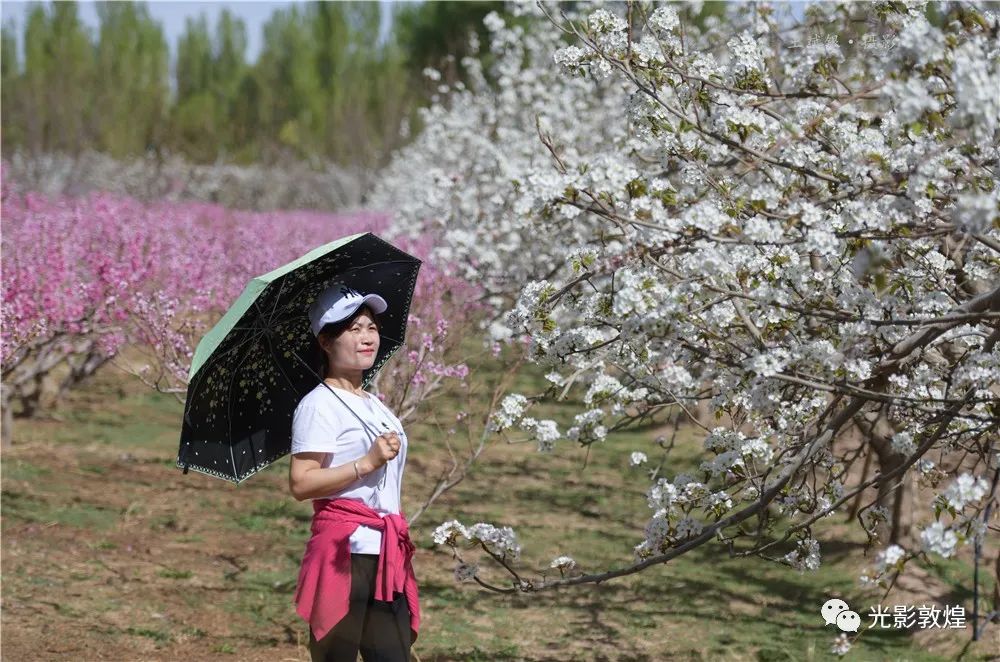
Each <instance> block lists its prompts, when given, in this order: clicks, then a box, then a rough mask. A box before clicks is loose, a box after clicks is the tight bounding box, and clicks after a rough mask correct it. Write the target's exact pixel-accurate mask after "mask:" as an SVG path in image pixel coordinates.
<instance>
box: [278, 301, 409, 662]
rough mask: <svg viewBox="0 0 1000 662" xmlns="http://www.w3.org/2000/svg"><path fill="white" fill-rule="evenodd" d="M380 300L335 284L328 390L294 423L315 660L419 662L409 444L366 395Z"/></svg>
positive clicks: (322, 339)
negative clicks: (406, 507) (406, 501)
mask: <svg viewBox="0 0 1000 662" xmlns="http://www.w3.org/2000/svg"><path fill="white" fill-rule="evenodd" d="M386 307H387V304H386V302H385V300H384V299H383V298H382V297H380V296H379V295H377V294H368V295H363V294H361V293H360V292H358V291H356V290H354V289H352V288H350V287H347V286H345V285H343V284H341V283H336V284H334V285H333V286H331V287H329V288H327V289H326V290H325V291H324V292H323V293H322V294H321V295H320V296H319V297H318V299H317V300H316V303H315V304H314V305H313V306H312V307H311V308H310V311H309V318H310V323H311V327H312V332H313V334H314V335H315V336H316V338H317V341H318V347H319V349H320V350H321V356H322V363H321V367H322V370H323V374H322V376H323V382H322V383H321V384H319V385H317V386H316V388H314V389H313V390H312V391H310V392H309V393H307V394H306V395H305V397H303V398H302V400H301V401H300V402H299V404H298V406H297V407H296V409H295V414H294V416H293V419H292V458H291V467H290V469H289V489H290V490H291V492H292V495H293V496H294V497H295V498H296V499H298V500H299V501H302V500H305V499H313V511H314V514H313V523H312V537H311V538H310V539H309V542H308V543H307V545H306V551H305V555H304V556H303V559H302V568H301V570H300V572H299V581H298V588H297V590H296V594H295V602H296V604H297V611H298V613H299V614H300V615H301V616H302V617H303V618H305V619H306V620H307V621H309V624H310V628H309V629H310V633H309V635H310V636H309V651H310V654H311V656H312V659H313V660H314V662H315V661H316V660H327V661H334V662H341V661H350V662H354V661H355V660H357V656H358V653H359V652H360V653H361V656H362V658H363V659H364V660H365V662H370V661H372V660H379V661H380V662H396V661H403V660H409V659H410V655H409V652H410V645H411V643H412V641H415V640H416V637H417V627H418V625H419V605H418V604H417V589H416V578H415V577H414V575H413V567H412V564H411V558H412V555H413V551H414V546H413V544H412V542H410V538H409V528H408V526H407V524H406V520H405V518H404V517H403V516H402V514H401V509H400V488H401V484H402V475H403V468H404V465H405V462H406V449H407V440H406V435H405V433H404V432H403V426H402V425H401V424H400V422H399V419H397V418H396V416H395V415H394V414H393V413H392V412H391V411H390V410H389V409H388V407H386V406H385V405H384V404H382V402H381V401H380V400H379V399H378V398H376V397H374V396H373V395H371V394H369V393H367V392H366V391H365V390H364V389H363V388H362V378H363V372H364V371H365V370H367V369H369V368H371V367H372V365H373V364H374V362H375V357H376V356H377V355H378V349H379V341H380V336H379V320H378V314H380V313H383V312H385V310H386Z"/></svg>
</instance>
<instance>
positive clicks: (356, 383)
mask: <svg viewBox="0 0 1000 662" xmlns="http://www.w3.org/2000/svg"><path fill="white" fill-rule="evenodd" d="M323 381H324V382H326V383H327V384H329V385H330V386H336V387H337V388H339V389H343V390H345V391H350V392H351V393H355V394H357V395H360V396H362V397H364V394H365V390H364V389H363V388H362V387H361V379H360V376H359V378H358V379H357V380H354V379H351V378H349V377H345V376H342V375H332V376H330V377H327V378H326V379H324V380H323Z"/></svg>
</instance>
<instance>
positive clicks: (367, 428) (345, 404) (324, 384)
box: [322, 382, 378, 441]
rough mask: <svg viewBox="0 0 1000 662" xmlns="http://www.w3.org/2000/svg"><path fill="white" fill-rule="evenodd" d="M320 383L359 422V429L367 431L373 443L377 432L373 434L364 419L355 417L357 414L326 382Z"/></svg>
mask: <svg viewBox="0 0 1000 662" xmlns="http://www.w3.org/2000/svg"><path fill="white" fill-rule="evenodd" d="M322 383H323V386H325V387H326V390H328V391H329V392H330V393H333V395H334V396H335V397H336V398H337V399H338V400H340V402H341V403H342V404H343V405H344V406H345V407H347V411H349V412H351V413H352V414H354V418H356V419H358V422H359V423H361V427H362V428H364V429H365V430H367V431H368V434H370V435H371V437H372V441H374V440H375V437H377V436H378V433H377V432H374V431H373V430H372V428H371V426H370V425H368V424H367V423H365V421H364V419H362V418H361V417H360V416H358V415H357V413H356V412H355V411H354V410H353V409H351V408H350V406H349V405H348V404H347V403H346V402H344V399H343V398H341V397H340V396H339V395H337V392H336V391H334V390H333V389H332V388H331V387H330V385H329V384H327V383H326V382H322Z"/></svg>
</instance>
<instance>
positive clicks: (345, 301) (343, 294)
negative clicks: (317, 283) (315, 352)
mask: <svg viewBox="0 0 1000 662" xmlns="http://www.w3.org/2000/svg"><path fill="white" fill-rule="evenodd" d="M363 304H368V305H369V306H371V309H372V310H374V311H375V313H376V314H381V313H384V312H385V309H386V308H388V307H389V304H387V303H386V302H385V299H383V298H382V297H380V296H379V295H377V294H362V293H361V292H358V291H357V290H356V289H354V288H353V287H349V286H347V285H345V284H344V283H334V284H333V285H331V286H330V287H328V288H326V289H325V290H323V293H322V294H320V295H319V296H318V297H316V301H315V303H313V305H312V306H310V307H309V324H310V328H312V332H313V335H314V336H318V335H319V332H320V331H322V330H323V327H324V326H326V325H327V324H329V323H331V322H339V321H341V320H344V319H347V318H348V317H350V316H351V315H353V314H354V311H356V310H357V309H358V308H360V307H361V306H362V305H363Z"/></svg>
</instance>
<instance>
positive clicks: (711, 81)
mask: <svg viewBox="0 0 1000 662" xmlns="http://www.w3.org/2000/svg"><path fill="white" fill-rule="evenodd" d="M786 9H787V8H786ZM515 11H519V12H522V13H525V14H533V15H534V20H533V21H532V22H530V25H529V27H525V26H524V25H523V24H517V25H513V26H507V25H505V24H504V22H503V21H502V20H501V19H500V18H499V17H498V16H497V15H495V14H494V15H491V16H489V17H487V19H486V24H487V27H488V28H489V29H490V30H491V32H492V33H493V35H494V38H493V39H492V40H491V48H493V50H494V53H493V54H494V56H495V61H496V64H495V65H494V67H493V70H492V71H491V72H489V73H490V75H489V76H487V75H485V74H483V75H482V76H480V78H478V79H476V78H475V77H474V78H473V82H472V86H473V87H470V89H465V88H462V87H456V88H452V89H444V88H443V89H442V90H441V98H440V99H439V100H438V102H437V103H436V104H435V105H434V106H433V107H432V108H430V109H428V110H427V111H426V113H425V115H424V119H425V122H426V125H427V126H426V129H425V131H424V133H423V134H422V136H421V137H419V138H418V139H417V140H416V141H415V142H414V144H413V145H412V146H410V148H408V149H407V150H403V151H402V152H401V153H400V154H399V156H398V159H397V161H396V163H395V164H394V165H393V166H392V168H391V169H390V171H389V172H388V173H387V177H386V179H385V183H384V189H383V192H382V195H384V196H386V198H388V199H392V198H393V196H397V199H398V200H399V201H400V203H399V205H398V212H397V224H398V225H400V226H402V227H409V228H413V227H417V226H418V225H419V223H421V222H425V223H431V224H440V225H442V226H444V227H445V228H446V231H445V233H444V235H443V245H442V246H441V247H440V249H439V255H440V256H442V258H446V259H449V260H451V261H453V262H454V263H456V264H460V265H463V267H464V268H465V270H466V274H468V276H469V277H470V278H475V279H477V280H478V281H479V282H481V283H483V284H484V288H485V292H486V301H487V302H488V303H489V304H491V306H492V307H493V309H494V317H493V319H492V321H491V323H490V324H489V325H488V327H484V331H487V332H488V337H487V342H497V341H513V340H518V341H520V340H522V339H523V340H525V341H526V343H527V356H528V358H529V360H531V361H532V362H534V363H535V364H537V365H538V366H539V367H541V368H542V369H543V370H545V371H547V379H548V381H549V382H550V383H551V387H550V388H548V389H547V390H546V391H545V392H543V393H538V394H521V393H510V394H508V395H507V396H506V397H505V398H504V399H503V400H502V402H501V403H500V404H499V406H498V407H497V408H496V410H495V411H494V412H493V414H492V415H491V416H490V417H489V420H488V422H487V429H489V430H490V431H492V432H495V433H498V434H500V435H508V434H512V433H514V432H517V433H527V434H529V435H530V436H531V437H533V438H534V439H535V440H536V441H537V443H538V448H539V450H540V451H542V452H545V451H546V450H549V449H551V448H553V445H554V444H556V443H560V442H569V443H575V444H579V445H582V446H590V445H593V444H600V443H602V442H603V441H604V440H605V439H606V438H607V436H608V435H609V434H612V433H613V432H614V431H616V430H620V429H623V428H625V427H627V426H629V425H632V424H635V423H638V422H650V421H660V420H662V419H663V418H664V416H667V415H671V414H675V415H677V416H679V417H681V419H682V420H686V421H687V423H688V424H689V425H691V426H693V427H694V428H695V429H697V430H700V435H701V438H702V440H703V447H704V457H703V461H702V462H701V464H700V466H698V468H697V470H696V471H694V472H693V473H678V474H675V475H670V473H669V454H668V453H667V451H666V450H664V448H663V445H659V444H651V445H650V447H648V448H642V449H635V451H633V452H632V453H631V457H630V464H633V465H641V464H645V463H649V464H650V465H651V466H652V468H651V470H650V475H651V483H650V485H649V488H648V506H649V511H648V514H647V515H646V521H647V525H646V527H645V533H644V536H642V537H641V538H640V539H638V540H637V541H636V543H637V544H636V545H635V549H634V553H633V555H632V558H631V559H630V560H628V561H627V563H626V564H625V565H624V566H622V567H618V568H616V569H612V570H601V569H597V570H591V569H586V570H584V569H582V568H579V567H577V566H576V564H575V562H574V561H573V559H572V558H571V557H569V556H565V555H560V556H559V557H557V558H556V559H554V560H553V561H552V563H551V564H549V565H550V566H551V568H558V569H559V571H560V576H559V577H552V576H551V573H550V572H549V573H544V572H539V573H532V572H531V571H530V570H525V569H524V568H523V567H520V554H521V543H520V542H519V541H518V538H517V535H516V533H515V532H514V531H513V530H512V529H511V528H510V527H506V526H502V525H500V524H489V523H478V524H474V525H466V524H463V523H461V522H459V521H456V520H451V521H448V522H445V523H444V524H442V525H441V526H440V527H439V528H438V529H437V531H436V532H435V534H434V540H435V542H436V543H438V544H442V545H448V546H450V547H451V548H452V549H453V550H454V552H455V555H456V558H457V559H458V566H457V568H456V578H457V579H459V580H474V581H476V582H478V583H479V584H481V585H483V586H486V587H489V588H492V589H495V590H498V591H507V592H509V591H524V592H532V591H540V590H546V589H550V588H554V587H558V586H566V585H579V584H584V583H592V582H600V581H605V580H608V579H611V578H614V577H619V576H623V575H627V574H632V573H637V572H640V571H642V570H644V569H646V568H649V567H651V566H653V565H657V564H662V563H665V562H668V561H670V560H671V559H674V558H677V557H678V556H680V555H682V554H685V553H686V552H688V551H691V550H692V549H695V548H697V547H700V546H702V545H705V544H709V543H711V544H714V545H719V546H721V547H722V548H723V549H725V550H727V551H728V552H729V553H730V554H731V555H733V556H738V557H748V556H757V557H761V558H765V559H769V560H772V561H775V562H777V563H782V564H785V565H788V566H791V567H794V568H797V569H799V570H802V571H808V570H812V569H815V568H817V567H818V566H819V564H820V563H821V559H822V547H823V541H822V540H821V539H820V538H821V534H820V533H819V531H818V529H819V528H821V526H820V522H821V520H823V519H825V518H827V517H830V516H832V515H834V514H836V513H838V512H844V511H845V510H847V508H848V507H849V506H850V504H851V502H852V501H854V500H856V499H862V501H863V502H862V503H861V504H860V505H859V507H857V508H856V509H854V512H855V515H856V517H855V518H854V520H853V521H855V523H856V525H857V526H858V527H860V528H861V529H862V530H863V531H864V533H865V534H866V535H867V537H868V540H869V543H870V544H871V545H875V546H878V551H877V554H876V557H875V558H876V562H875V566H876V567H875V568H874V569H869V570H868V571H866V574H865V575H864V576H863V580H864V581H866V582H869V583H870V584H872V585H874V586H880V587H882V588H883V589H886V590H888V589H889V588H891V586H892V583H893V582H894V580H895V577H896V576H898V573H900V572H902V571H903V570H904V569H905V565H906V563H907V562H908V561H909V560H911V559H913V558H914V557H916V556H918V555H922V554H938V555H941V556H951V555H953V554H954V553H955V552H956V549H957V547H958V546H959V545H960V544H963V543H966V542H970V541H972V540H973V539H977V538H980V539H981V538H982V537H983V536H986V535H995V533H996V531H997V525H996V523H995V521H994V522H990V521H987V520H986V519H985V518H984V510H985V508H986V506H987V504H988V503H990V502H991V501H993V500H995V499H996V484H997V477H998V475H1000V444H998V440H1000V435H998V427H1000V387H998V384H1000V343H998V341H1000V188H998V181H997V167H998V128H1000V95H998V94H997V90H998V89H1000V47H998V44H1000V40H998V30H1000V22H998V16H997V13H996V12H995V11H992V10H990V9H989V8H988V7H984V6H979V5H975V4H966V3H949V4H942V5H937V6H936V13H935V14H933V15H932V14H930V13H929V12H928V8H927V6H926V4H925V3H900V2H882V3H872V4H868V3H865V4H861V3H856V4H811V5H809V6H808V7H806V8H805V9H804V10H803V12H802V15H794V14H784V15H783V14H782V13H781V12H780V11H779V10H777V9H776V8H774V7H772V6H770V5H768V4H766V3H730V4H729V5H727V10H726V12H727V13H726V15H725V17H723V18H722V19H721V20H719V19H713V18H708V19H706V20H703V21H700V22H699V21H695V20H693V18H694V17H695V15H696V14H697V6H692V5H674V4H664V5H658V6H654V5H652V4H650V3H645V2H635V3H632V2H630V3H626V4H624V5H620V4H615V5H608V6H607V7H606V8H597V9H593V10H590V9H588V10H584V11H582V12H581V13H579V14H572V13H563V12H562V11H560V7H559V6H556V5H549V4H543V5H537V6H534V7H532V6H527V7H526V6H524V5H515ZM932 18H933V21H932V20H931V19H932ZM488 80H489V81H492V84H491V83H488V82H487V81H488ZM568 396H572V397H573V400H574V401H576V402H580V403H581V404H582V405H583V408H582V410H581V411H580V412H579V413H578V414H577V415H576V416H575V419H574V420H573V423H572V425H571V426H570V427H568V428H567V429H565V430H562V431H560V430H559V429H558V426H557V425H556V424H555V423H554V422H553V421H539V420H536V419H535V418H533V417H532V416H530V413H531V411H530V410H531V407H532V405H533V404H535V403H537V402H540V401H545V400H549V399H560V398H566V397H568ZM699 411H702V412H706V411H707V412H708V414H709V416H708V417H706V416H703V415H699V414H698V412H699ZM852 435H853V436H852ZM852 439H853V441H852ZM872 455H874V456H875V457H876V459H877V460H878V462H879V469H878V472H877V473H876V474H875V475H874V476H871V475H869V474H868V473H867V472H861V471H859V468H860V467H859V466H858V465H859V464H860V463H859V459H862V458H866V457H871V456H872ZM862 461H863V460H862ZM914 475H916V476H918V477H919V480H920V482H921V484H922V485H923V486H924V487H925V491H926V492H927V493H930V494H933V497H931V498H930V499H926V498H924V497H921V500H919V501H917V502H916V503H914V504H912V509H913V511H914V514H915V518H916V521H915V522H914V526H915V527H916V529H919V534H918V535H916V536H915V537H914V539H912V540H910V539H909V538H908V537H905V536H900V535H898V534H896V535H892V534H891V532H892V531H893V530H898V529H899V527H898V526H893V524H894V523H895V524H897V525H898V518H899V512H898V511H899V510H900V509H901V508H900V501H899V500H897V499H895V496H896V494H898V493H900V492H903V491H904V490H905V489H906V487H905V485H906V484H907V482H908V479H909V478H910V477H912V476H914ZM873 492H874V493H875V494H874V496H873ZM912 496H914V495H911V497H912ZM894 510H895V511H896V512H894ZM887 525H888V526H887ZM916 529H915V530H916ZM887 532H888V533H887ZM887 538H888V539H887ZM887 543H888V544H887ZM469 545H471V546H473V547H474V548H476V549H478V550H480V551H481V552H482V553H483V554H485V555H487V556H488V557H489V558H490V559H491V560H492V561H494V562H495V563H496V564H497V565H498V566H499V567H500V568H501V569H502V571H503V572H504V573H506V574H507V575H508V581H506V582H496V581H492V580H489V579H488V578H487V577H486V576H485V575H484V574H483V573H482V572H481V571H480V569H479V567H478V565H477V564H476V562H475V561H472V560H466V559H464V558H463V557H462V550H463V549H465V548H466V547H467V546H469ZM551 568H550V569H551ZM849 645H850V642H849V641H848V642H846V644H845V643H844V642H839V643H838V649H839V651H845V652H846V649H847V648H849Z"/></svg>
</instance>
